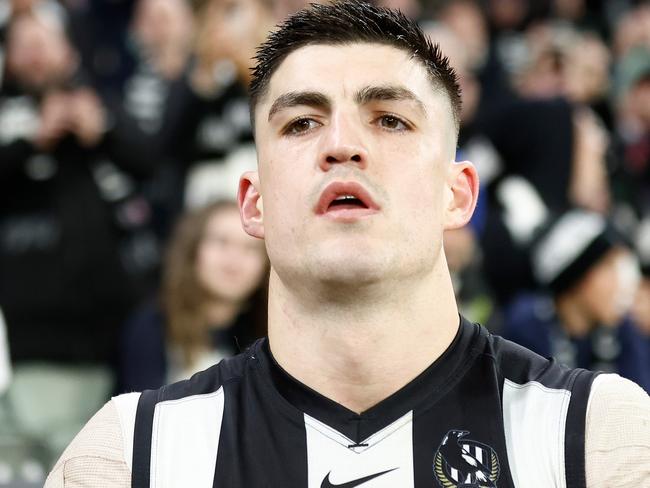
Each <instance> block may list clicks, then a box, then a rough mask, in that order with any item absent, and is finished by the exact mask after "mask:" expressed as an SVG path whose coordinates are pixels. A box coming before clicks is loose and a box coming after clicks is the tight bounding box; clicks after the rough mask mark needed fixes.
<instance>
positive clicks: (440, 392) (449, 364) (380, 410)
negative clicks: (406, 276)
mask: <svg viewBox="0 0 650 488" xmlns="http://www.w3.org/2000/svg"><path fill="white" fill-rule="evenodd" d="M478 338H479V326H478V325H475V324H471V323H470V322H468V321H467V320H465V319H464V318H462V317H461V318H460V326H459V328H458V332H457V334H456V337H455V338H454V340H453V341H452V343H451V344H450V346H449V347H448V348H447V350H446V351H445V352H444V353H443V354H442V355H441V356H440V357H439V358H438V359H437V360H436V361H434V362H433V363H432V364H431V365H430V366H428V367H427V368H426V369H425V370H424V371H423V372H422V373H420V375H418V376H417V377H416V378H415V379H413V381H411V382H410V383H408V384H407V385H405V386H404V387H402V388H401V389H400V390H398V391H397V392H395V393H393V394H392V395H390V396H389V397H388V398H386V399H384V400H382V401H381V402H379V403H378V404H376V405H375V406H373V407H371V408H370V409H368V410H366V411H365V412H363V413H361V414H357V413H355V412H352V411H351V410H349V409H347V408H345V407H344V406H343V405H340V404H339V403H336V402H335V401H333V400H330V399H329V398H327V397H325V396H323V395H321V394H320V393H318V392H317V391H315V390H313V389H312V388H310V387H309V386H307V385H305V384H303V383H301V382H300V381H298V380H297V379H295V378H294V377H292V376H291V375H290V374H289V373H287V372H286V371H285V370H284V369H282V367H281V366H280V365H279V364H278V363H277V361H276V360H275V358H273V355H272V354H271V350H270V347H269V341H268V339H265V340H264V341H261V342H260V343H258V344H257V347H256V349H257V351H255V354H256V355H257V356H258V358H259V360H260V363H261V364H262V367H263V370H264V371H266V372H268V373H269V377H270V379H271V381H272V383H273V387H274V388H273V390H275V391H276V392H277V393H279V395H281V396H282V397H283V399H284V400H285V401H286V402H288V403H289V404H290V405H291V406H292V407H294V408H295V409H297V410H298V411H299V412H300V414H302V413H306V414H307V415H309V416H310V417H313V418H315V419H317V420H319V421H320V422H323V423H325V424H327V425H329V426H330V427H331V428H333V429H336V430H337V431H339V432H340V433H342V434H344V435H345V436H347V437H348V438H350V439H352V440H354V441H355V442H357V443H359V442H362V441H363V440H364V439H366V438H368V437H369V436H370V435H372V434H373V433H375V432H377V431H379V430H381V429H383V428H384V427H386V426H387V425H389V424H391V423H392V422H394V421H395V420H397V419H399V418H400V417H402V416H403V415H405V414H406V413H408V412H409V411H411V410H415V409H416V407H419V406H421V405H422V404H423V403H424V402H428V404H429V405H433V404H434V403H436V401H437V400H438V399H439V398H441V397H442V396H444V394H445V393H446V392H447V391H448V390H449V389H450V388H451V387H452V386H453V385H454V384H456V382H457V381H459V380H460V376H462V375H461V374H458V369H459V368H461V367H462V366H463V365H464V364H465V363H466V361H467V360H468V359H469V357H468V354H467V353H468V351H469V350H470V349H474V348H473V347H472V346H473V345H474V344H475V343H476V341H477V340H478Z"/></svg>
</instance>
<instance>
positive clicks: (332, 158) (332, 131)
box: [318, 114, 368, 171]
mask: <svg viewBox="0 0 650 488" xmlns="http://www.w3.org/2000/svg"><path fill="white" fill-rule="evenodd" d="M318 161H319V166H320V168H321V170H323V171H329V170H330V169H332V167H334V166H336V165H338V164H354V165H355V166H357V167H358V168H359V169H365V168H366V167H367V166H368V151H367V149H366V147H365V144H364V143H363V140H362V137H361V136H360V128H359V127H358V125H355V123H354V121H353V120H351V119H350V116H345V115H343V114H338V115H336V116H333V117H332V121H331V123H330V125H329V126H328V127H327V130H326V134H325V136H324V138H323V140H322V149H321V153H320V155H319V158H318Z"/></svg>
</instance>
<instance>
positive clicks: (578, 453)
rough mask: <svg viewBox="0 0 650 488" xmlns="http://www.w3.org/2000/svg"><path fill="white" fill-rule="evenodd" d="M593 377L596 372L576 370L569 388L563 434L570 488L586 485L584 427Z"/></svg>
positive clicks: (584, 486)
mask: <svg viewBox="0 0 650 488" xmlns="http://www.w3.org/2000/svg"><path fill="white" fill-rule="evenodd" d="M595 377H596V374H594V373H592V372H590V371H585V370H577V371H576V378H575V381H574V383H573V388H572V390H571V403H570V404H569V412H568V413H567V419H566V433H565V436H564V453H565V463H564V464H565V475H566V486H569V487H571V488H573V487H575V488H586V487H587V480H586V467H585V428H586V421H587V419H586V417H587V403H588V401H589V393H590V391H591V385H592V384H593V382H594V379H595Z"/></svg>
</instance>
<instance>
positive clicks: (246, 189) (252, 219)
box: [237, 171, 264, 239]
mask: <svg viewBox="0 0 650 488" xmlns="http://www.w3.org/2000/svg"><path fill="white" fill-rule="evenodd" d="M259 188H260V177H259V174H258V173H257V171H247V172H246V173H244V174H243V175H242V176H241V177H240V178H239V191H238V192H237V203H238V204H239V214H240V215H241V222H242V226H243V227H244V230H245V231H246V233H247V234H249V235H251V236H253V237H257V238H259V239H264V205H263V203H262V195H261V194H260V191H259Z"/></svg>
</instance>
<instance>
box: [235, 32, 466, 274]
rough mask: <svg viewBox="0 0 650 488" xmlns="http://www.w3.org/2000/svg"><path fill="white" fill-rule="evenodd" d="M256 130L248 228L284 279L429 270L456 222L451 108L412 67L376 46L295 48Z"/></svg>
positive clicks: (273, 83)
mask: <svg viewBox="0 0 650 488" xmlns="http://www.w3.org/2000/svg"><path fill="white" fill-rule="evenodd" d="M255 124H256V142H257V150H258V160H259V181H258V182H257V181H256V182H254V186H256V187H257V190H258V191H259V194H260V195H261V199H260V200H261V202H258V208H259V209H262V212H261V215H260V222H261V223H260V226H259V230H258V231H256V232H255V233H256V234H257V235H258V236H259V237H264V239H265V240H266V246H267V250H268V253H269V257H270V260H271V263H272V265H273V268H274V270H275V271H276V272H277V274H278V275H279V276H280V278H281V279H283V280H284V281H287V280H291V281H292V282H296V283H303V282H304V281H301V278H303V277H305V276H310V277H311V279H313V278H316V279H317V280H319V281H321V282H329V283H334V284H350V283H357V284H359V285H361V284H364V283H372V282H375V281H378V280H385V279H390V278H396V279H399V278H400V277H404V276H413V275H418V274H425V273H429V272H431V271H432V270H433V268H434V265H435V264H436V263H437V262H438V260H439V257H440V255H441V239H442V232H443V230H444V228H445V227H450V226H453V225H452V224H451V223H450V217H449V215H448V213H449V212H448V211H446V209H448V207H449V206H450V205H451V203H450V200H452V199H453V197H452V196H451V194H452V192H451V190H450V189H449V184H448V183H449V174H450V168H451V167H452V166H453V158H454V152H455V140H456V139H455V128H454V123H453V119H452V115H451V106H450V102H449V101H448V99H447V97H446V95H445V94H444V93H443V92H442V91H440V90H437V89H436V88H434V86H433V85H432V84H431V82H430V80H429V78H428V76H427V72H426V70H425V68H424V67H423V66H422V65H421V64H420V62H419V61H417V60H415V59H411V58H410V56H409V55H408V53H406V52H404V51H401V50H398V49H396V48H393V47H389V46H383V45H378V44H350V45H343V46H341V45H338V46H336V45H333V46H330V45H313V46H307V47H303V48H300V49H298V50H296V51H294V52H293V53H291V54H290V55H289V56H288V57H287V58H286V59H285V60H284V61H283V62H282V63H281V65H280V66H279V67H278V69H277V70H276V71H275V73H274V74H273V76H272V77H271V80H270V84H269V89H268V92H267V93H266V95H265V96H264V97H263V98H262V99H261V100H260V102H259V103H258V105H257V107H256V113H255ZM252 179H253V180H254V179H256V178H255V177H254V178H252ZM242 191H243V192H246V185H244V186H242V187H240V192H242ZM337 199H338V200H337ZM244 213H245V212H244ZM470 213H471V212H470ZM244 221H245V225H246V217H244ZM249 232H250V229H249ZM308 281H309V280H308Z"/></svg>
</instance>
